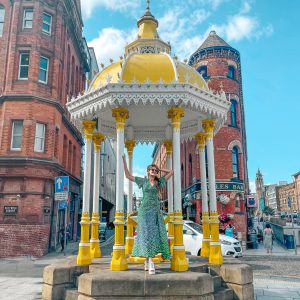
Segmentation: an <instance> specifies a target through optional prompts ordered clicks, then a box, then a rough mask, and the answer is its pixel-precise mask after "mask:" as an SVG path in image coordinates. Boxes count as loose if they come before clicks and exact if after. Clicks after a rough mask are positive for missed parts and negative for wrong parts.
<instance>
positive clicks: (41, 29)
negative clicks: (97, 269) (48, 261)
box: [0, 0, 89, 257]
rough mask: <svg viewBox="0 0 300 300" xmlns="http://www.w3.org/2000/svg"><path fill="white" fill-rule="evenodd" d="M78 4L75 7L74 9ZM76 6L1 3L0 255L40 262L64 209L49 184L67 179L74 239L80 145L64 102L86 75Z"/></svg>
mask: <svg viewBox="0 0 300 300" xmlns="http://www.w3.org/2000/svg"><path fill="white" fill-rule="evenodd" d="M76 4H77V5H76ZM82 26H83V23H82V19H81V12H80V1H79V0H76V1H75V0H52V1H45V0H43V1H42V0H31V1H23V0H14V1H10V0H1V1H0V65H1V68H0V240H1V243H0V256H2V257H4V256H15V255H25V254H28V255H34V256H41V255H43V254H44V253H46V252H47V251H48V249H49V248H52V247H55V246H56V245H57V244H59V237H58V232H59V229H60V228H61V227H62V226H63V225H64V219H65V216H64V210H60V209H59V207H58V205H57V202H55V201H54V185H53V183H54V178H55V177H56V176H61V175H64V176H69V177H70V192H71V193H70V199H69V201H70V205H69V207H68V213H67V214H68V216H67V222H68V224H70V228H69V229H70V236H71V238H76V235H77V223H78V219H77V218H78V210H79V200H80V185H81V180H80V173H81V168H80V162H81V145H82V139H81V136H80V134H79V133H78V131H77V130H76V129H75V128H74V127H73V126H72V124H71V123H70V121H69V118H68V113H67V110H66V108H65V104H66V100H67V98H68V97H70V96H72V95H77V94H78V93H79V92H81V91H83V90H84V87H85V74H86V72H87V71H88V69H89V66H88V56H87V53H88V52H87V49H88V48H87V45H86V43H85V40H84V39H83V38H82Z"/></svg>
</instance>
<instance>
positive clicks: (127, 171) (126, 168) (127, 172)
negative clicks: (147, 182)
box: [122, 155, 134, 181]
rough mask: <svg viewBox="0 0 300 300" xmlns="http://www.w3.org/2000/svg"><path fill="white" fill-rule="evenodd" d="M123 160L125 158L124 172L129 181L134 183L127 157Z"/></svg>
mask: <svg viewBox="0 0 300 300" xmlns="http://www.w3.org/2000/svg"><path fill="white" fill-rule="evenodd" d="M122 158H123V164H124V172H125V176H126V178H127V179H129V180H131V181H134V176H132V175H131V174H130V172H129V170H128V167H127V162H126V157H125V155H123V156H122Z"/></svg>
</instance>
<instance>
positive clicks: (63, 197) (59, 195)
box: [54, 192, 69, 201]
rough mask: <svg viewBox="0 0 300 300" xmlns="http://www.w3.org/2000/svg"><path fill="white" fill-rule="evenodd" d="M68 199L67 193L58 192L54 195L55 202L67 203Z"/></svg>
mask: <svg viewBox="0 0 300 300" xmlns="http://www.w3.org/2000/svg"><path fill="white" fill-rule="evenodd" d="M68 198H69V193H68V192H60V193H55V194H54V199H55V201H67V200H68Z"/></svg>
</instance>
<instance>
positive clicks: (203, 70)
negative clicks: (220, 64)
mask: <svg viewBox="0 0 300 300" xmlns="http://www.w3.org/2000/svg"><path fill="white" fill-rule="evenodd" d="M197 71H198V72H199V73H200V74H202V77H203V78H207V66H201V67H199V68H198V69H197Z"/></svg>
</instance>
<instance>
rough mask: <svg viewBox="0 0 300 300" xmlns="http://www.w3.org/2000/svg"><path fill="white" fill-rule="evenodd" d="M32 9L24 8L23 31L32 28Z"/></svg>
mask: <svg viewBox="0 0 300 300" xmlns="http://www.w3.org/2000/svg"><path fill="white" fill-rule="evenodd" d="M32 20H33V8H25V9H24V15H23V29H30V28H32V23H33V22H32Z"/></svg>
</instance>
